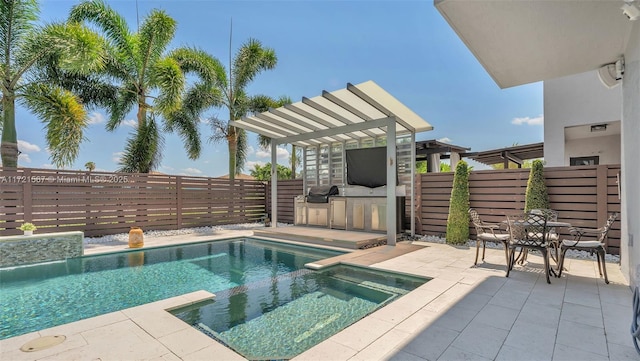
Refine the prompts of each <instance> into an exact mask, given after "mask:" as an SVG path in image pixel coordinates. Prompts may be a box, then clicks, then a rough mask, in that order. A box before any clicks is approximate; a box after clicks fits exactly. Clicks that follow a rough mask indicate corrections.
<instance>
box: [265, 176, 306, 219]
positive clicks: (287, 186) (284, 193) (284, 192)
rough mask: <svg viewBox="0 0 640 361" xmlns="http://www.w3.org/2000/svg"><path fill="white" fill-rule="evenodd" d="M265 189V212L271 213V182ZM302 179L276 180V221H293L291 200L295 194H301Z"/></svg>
mask: <svg viewBox="0 0 640 361" xmlns="http://www.w3.org/2000/svg"><path fill="white" fill-rule="evenodd" d="M266 190H267V197H266V198H267V213H268V214H271V182H269V183H268V184H267V186H266ZM303 193H304V192H303V190H302V179H292V180H279V181H278V222H282V223H291V224H293V223H294V222H293V221H294V219H293V217H294V205H293V201H294V198H295V197H296V196H299V195H302V194H303Z"/></svg>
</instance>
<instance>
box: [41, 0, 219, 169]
mask: <svg viewBox="0 0 640 361" xmlns="http://www.w3.org/2000/svg"><path fill="white" fill-rule="evenodd" d="M69 23H70V24H74V23H76V24H77V23H86V24H89V25H92V26H93V27H95V28H96V29H98V30H100V31H101V32H102V34H103V37H104V39H103V43H104V49H105V55H104V58H105V65H104V68H103V69H100V70H99V71H95V72H93V73H91V74H89V75H84V76H79V75H77V74H73V73H69V72H58V73H57V74H51V76H52V80H54V81H57V82H58V83H60V84H62V85H64V86H65V87H66V88H68V89H74V90H76V91H79V92H80V96H81V97H82V99H83V100H84V101H85V102H87V103H88V104H91V105H93V106H100V107H104V108H106V109H107V111H108V113H109V120H108V122H107V126H106V128H107V130H109V131H113V130H115V129H116V128H117V127H118V126H119V125H120V124H121V123H122V121H123V120H124V118H125V117H126V116H127V114H128V113H129V112H130V111H132V110H135V111H137V115H136V117H137V122H138V127H137V128H136V130H135V131H134V132H133V133H132V134H131V136H130V137H129V139H128V140H127V145H126V148H125V155H124V156H123V157H122V163H121V170H126V171H128V172H138V173H147V172H150V171H152V170H154V169H155V168H156V167H158V166H159V164H160V159H161V158H162V154H161V151H162V144H161V141H162V134H161V132H162V131H164V132H176V133H177V134H178V135H179V136H180V138H181V139H182V141H183V144H184V147H185V149H186V151H187V154H188V156H189V158H190V159H196V158H198V157H199V156H200V151H201V149H202V146H201V140H200V134H199V133H198V122H199V119H200V115H201V114H202V112H204V110H206V109H207V108H210V107H212V106H220V105H221V104H222V103H221V98H222V94H221V92H220V91H219V90H218V89H217V87H218V85H219V84H222V83H224V82H225V80H224V79H225V77H226V75H225V74H224V72H223V71H222V69H223V68H222V64H221V63H220V61H219V60H217V59H215V58H213V57H211V56H210V55H208V54H207V53H206V52H204V51H202V50H199V49H195V48H189V47H182V48H178V49H174V50H172V51H168V47H169V44H171V42H172V40H173V39H174V36H175V32H176V29H177V23H176V21H175V20H174V19H173V18H171V17H170V16H169V15H168V14H166V13H165V12H164V11H162V10H158V9H154V10H152V11H151V12H150V13H149V14H148V16H147V17H146V18H145V19H144V20H143V21H142V22H141V24H140V27H139V30H138V31H137V32H133V31H131V30H130V29H129V27H128V25H127V23H126V21H125V19H124V18H123V17H122V16H121V15H120V14H118V13H117V12H116V11H115V10H113V9H112V8H111V7H110V6H109V5H108V4H106V3H105V2H104V1H102V0H91V1H84V2H81V3H79V4H77V5H75V6H74V7H73V8H72V9H71V13H70V14H69ZM54 75H55V76H54ZM156 120H157V121H158V122H161V124H155V121H156ZM135 142H141V143H138V144H136V143H135ZM132 152H135V153H132Z"/></svg>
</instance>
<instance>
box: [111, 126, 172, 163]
mask: <svg viewBox="0 0 640 361" xmlns="http://www.w3.org/2000/svg"><path fill="white" fill-rule="evenodd" d="M163 147H164V139H163V138H162V134H160V131H159V129H158V126H157V124H156V121H155V119H154V118H153V117H152V116H151V117H148V118H147V121H146V122H144V123H143V124H142V125H141V126H139V127H138V128H136V130H135V131H134V132H133V133H132V134H131V135H130V137H129V139H127V145H126V147H125V151H124V155H123V156H122V158H121V159H120V169H118V171H119V172H127V173H149V172H151V171H152V170H154V169H157V168H158V167H159V166H160V162H161V161H162V148H163Z"/></svg>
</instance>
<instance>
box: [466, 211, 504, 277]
mask: <svg viewBox="0 0 640 361" xmlns="http://www.w3.org/2000/svg"><path fill="white" fill-rule="evenodd" d="M469 216H470V217H471V222H473V226H474V227H475V228H476V260H475V261H474V262H473V264H474V265H477V264H478V253H479V252H480V242H482V260H483V261H484V253H485V249H486V246H487V242H493V243H502V245H503V246H504V254H505V259H506V261H507V262H506V264H507V265H509V235H508V234H506V233H502V231H501V230H500V225H499V224H497V223H487V222H483V221H482V220H481V219H480V216H479V215H478V212H477V211H476V210H475V209H473V208H469Z"/></svg>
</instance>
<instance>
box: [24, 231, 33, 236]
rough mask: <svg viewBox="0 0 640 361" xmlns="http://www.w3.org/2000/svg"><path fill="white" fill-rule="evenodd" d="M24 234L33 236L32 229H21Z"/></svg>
mask: <svg viewBox="0 0 640 361" xmlns="http://www.w3.org/2000/svg"><path fill="white" fill-rule="evenodd" d="M23 232H24V235H25V236H33V231H23Z"/></svg>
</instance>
